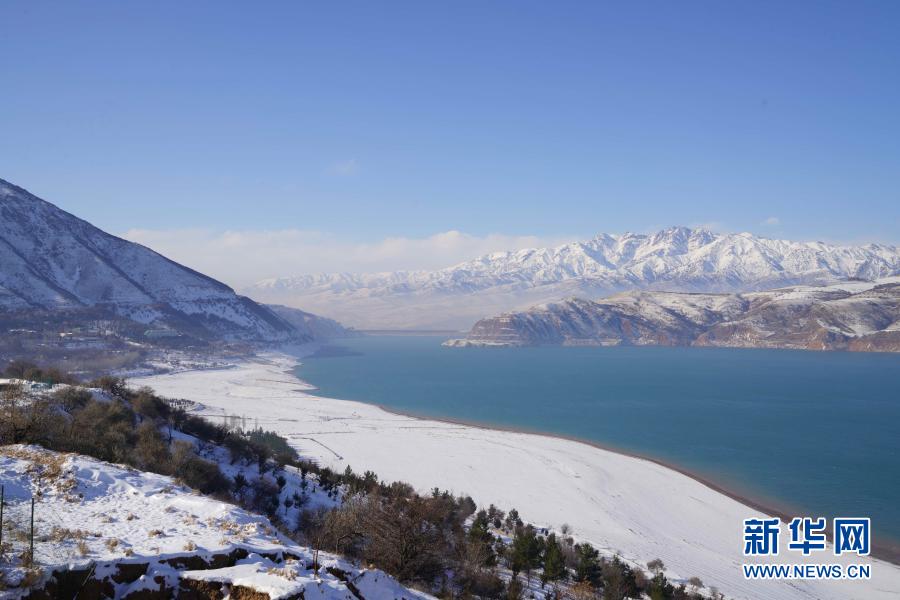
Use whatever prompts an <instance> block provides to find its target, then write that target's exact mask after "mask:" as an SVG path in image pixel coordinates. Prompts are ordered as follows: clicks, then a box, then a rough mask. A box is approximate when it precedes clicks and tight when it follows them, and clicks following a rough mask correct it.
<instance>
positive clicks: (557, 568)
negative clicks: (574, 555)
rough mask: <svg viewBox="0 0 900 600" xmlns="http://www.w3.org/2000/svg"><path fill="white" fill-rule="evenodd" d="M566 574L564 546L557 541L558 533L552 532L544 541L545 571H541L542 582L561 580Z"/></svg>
mask: <svg viewBox="0 0 900 600" xmlns="http://www.w3.org/2000/svg"><path fill="white" fill-rule="evenodd" d="M566 575H567V573H566V560H565V558H564V557H563V553H562V548H560V547H559V543H558V542H557V541H556V534H553V533H551V534H550V535H549V536H547V540H546V541H545V542H544V571H543V573H541V583H544V584H546V583H547V582H548V581H552V582H557V581H561V580H563V579H565V578H566Z"/></svg>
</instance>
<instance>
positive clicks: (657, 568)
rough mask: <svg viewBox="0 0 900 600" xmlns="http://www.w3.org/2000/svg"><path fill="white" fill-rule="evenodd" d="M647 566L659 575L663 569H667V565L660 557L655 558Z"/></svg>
mask: <svg viewBox="0 0 900 600" xmlns="http://www.w3.org/2000/svg"><path fill="white" fill-rule="evenodd" d="M647 568H648V569H650V572H651V573H653V574H654V575H659V574H660V573H662V572H663V571H665V570H666V565H665V563H663V561H662V560H661V559H659V558H654V559H653V560H651V561H650V562H648V563H647Z"/></svg>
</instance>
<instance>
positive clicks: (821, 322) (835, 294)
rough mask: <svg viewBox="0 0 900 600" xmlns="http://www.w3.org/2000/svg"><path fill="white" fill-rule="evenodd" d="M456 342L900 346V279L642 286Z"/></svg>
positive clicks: (527, 316) (514, 315)
mask: <svg viewBox="0 0 900 600" xmlns="http://www.w3.org/2000/svg"><path fill="white" fill-rule="evenodd" d="M445 345H446V346H452V347H471V346H482V347H484V346H539V345H562V346H618V345H635V346H647V345H654V346H720V347H749V348H790V349H809V350H851V351H882V352H900V277H897V276H895V277H888V278H883V279H880V280H876V281H847V282H842V283H836V284H831V285H826V286H795V287H787V288H780V289H775V290H769V291H763V292H749V293H743V294H704V293H684V292H654V291H632V292H626V293H622V294H617V295H614V296H610V297H609V298H604V299H601V300H596V301H595V300H585V299H582V298H570V299H566V300H564V301H562V302H557V303H549V304H543V305H539V306H534V307H532V308H530V309H528V310H526V311H521V312H511V313H505V314H502V315H498V316H496V317H490V318H487V319H482V320H480V321H478V322H477V323H476V324H475V325H474V326H473V327H472V329H471V331H470V332H469V333H468V335H467V336H466V338H464V339H457V340H449V341H448V342H445Z"/></svg>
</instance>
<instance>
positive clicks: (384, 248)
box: [122, 229, 576, 289]
mask: <svg viewBox="0 0 900 600" xmlns="http://www.w3.org/2000/svg"><path fill="white" fill-rule="evenodd" d="M122 237H124V238H125V239H127V240H130V241H132V242H137V243H139V244H143V245H144V246H147V247H149V248H152V249H153V250H155V251H157V252H159V253H160V254H163V255H164V256H166V257H168V258H171V259H172V260H174V261H176V262H179V263H181V264H184V265H186V266H188V267H191V268H192V269H196V270H198V271H200V272H202V273H205V274H207V275H210V276H212V277H215V278H216V279H219V280H221V281H224V282H225V283H228V284H229V285H231V286H233V287H235V288H237V289H240V288H243V287H246V286H248V285H250V284H252V283H255V282H257V281H260V280H262V279H269V278H272V277H283V276H290V275H302V274H309V273H323V272H353V273H364V272H368V273H372V272H380V271H402V270H410V271H414V270H433V269H440V268H443V267H449V266H452V265H455V264H458V263H461V262H464V261H467V260H471V259H473V258H477V257H479V256H481V255H483V254H488V253H491V252H499V251H505V250H520V249H523V248H538V247H545V246H556V245H559V244H563V243H566V242H569V241H573V240H574V239H576V237H575V236H573V237H559V238H549V237H537V236H516V235H504V234H489V235H485V236H476V235H471V234H467V233H464V232H461V231H456V230H451V231H444V232H441V233H436V234H434V235H431V236H428V237H424V238H410V237H388V238H383V239H380V240H375V241H370V242H360V241H354V240H348V239H345V238H342V237H339V236H336V235H334V234H330V233H324V232H320V231H305V230H300V229H282V230H244V231H216V230H211V229H170V230H149V229H132V230H129V231H127V232H125V233H124V234H123V235H122Z"/></svg>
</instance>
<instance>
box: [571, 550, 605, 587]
mask: <svg viewBox="0 0 900 600" xmlns="http://www.w3.org/2000/svg"><path fill="white" fill-rule="evenodd" d="M601 577H602V574H601V572H600V552H598V551H597V549H596V548H594V547H593V546H591V545H590V544H578V545H577V546H575V581H579V582H581V581H586V582H588V583H590V584H591V585H593V586H595V587H596V586H598V585H599V584H600V579H601Z"/></svg>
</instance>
